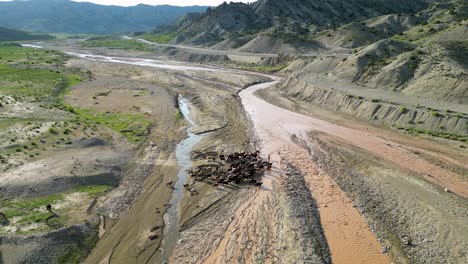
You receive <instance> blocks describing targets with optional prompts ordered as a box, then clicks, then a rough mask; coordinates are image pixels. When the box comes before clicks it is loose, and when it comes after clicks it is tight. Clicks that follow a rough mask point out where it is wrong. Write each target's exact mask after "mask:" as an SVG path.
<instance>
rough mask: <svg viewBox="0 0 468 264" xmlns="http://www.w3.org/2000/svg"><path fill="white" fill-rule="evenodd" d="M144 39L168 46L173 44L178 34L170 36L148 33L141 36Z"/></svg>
mask: <svg viewBox="0 0 468 264" xmlns="http://www.w3.org/2000/svg"><path fill="white" fill-rule="evenodd" d="M139 37H141V38H142V39H145V40H148V41H151V42H155V43H160V44H167V43H169V42H171V40H173V39H174V38H175V37H176V34H173V33H170V34H155V33H146V34H143V35H141V36H139Z"/></svg>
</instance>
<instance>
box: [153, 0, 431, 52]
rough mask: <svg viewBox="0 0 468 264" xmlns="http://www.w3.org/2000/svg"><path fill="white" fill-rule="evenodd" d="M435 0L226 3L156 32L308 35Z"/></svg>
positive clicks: (196, 40) (208, 38)
mask: <svg viewBox="0 0 468 264" xmlns="http://www.w3.org/2000/svg"><path fill="white" fill-rule="evenodd" d="M428 2H431V0H412V1H407V0H346V1H343V0H259V1H257V2H254V3H250V4H244V3H233V2H231V3H229V4H228V3H226V2H225V3H223V4H222V5H220V6H218V7H216V8H209V9H208V10H207V11H206V12H205V13H203V14H189V15H187V16H185V18H183V19H179V20H178V21H176V22H174V23H173V24H171V25H169V26H166V27H164V26H163V27H160V28H158V29H156V32H173V33H174V32H175V33H177V34H178V38H177V39H175V40H174V42H176V43H177V42H184V43H188V44H194V45H209V44H214V43H216V42H219V41H221V40H224V39H227V38H229V37H233V36H234V37H239V36H238V34H240V35H242V36H245V35H249V34H252V33H258V32H264V33H270V34H289V35H299V36H302V37H304V36H307V35H308V34H313V33H315V32H317V31H320V30H321V29H323V28H326V27H330V28H333V27H336V26H339V25H343V24H345V23H348V22H351V21H362V20H365V19H369V18H372V17H376V16H379V15H385V14H393V13H415V12H417V11H419V10H422V9H424V8H426V7H427V6H428Z"/></svg>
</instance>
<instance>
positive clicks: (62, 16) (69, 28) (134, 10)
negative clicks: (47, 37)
mask: <svg viewBox="0 0 468 264" xmlns="http://www.w3.org/2000/svg"><path fill="white" fill-rule="evenodd" d="M205 9H206V7H203V6H193V7H178V6H169V5H163V6H149V5H137V6H134V7H119V6H103V5H97V4H92V3H85V2H73V1H69V0H30V1H8V2H0V14H2V15H1V16H0V25H1V26H5V27H9V28H17V29H22V30H28V31H34V32H50V33H52V32H54V33H89V34H109V33H116V32H133V31H145V30H150V29H151V28H154V27H155V26H159V25H165V24H168V23H171V22H173V21H174V20H175V19H176V18H177V17H179V16H181V15H184V14H186V13H188V12H201V11H204V10H205Z"/></svg>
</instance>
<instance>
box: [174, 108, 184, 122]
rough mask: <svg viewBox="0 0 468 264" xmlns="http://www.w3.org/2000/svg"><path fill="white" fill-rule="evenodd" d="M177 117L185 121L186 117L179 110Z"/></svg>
mask: <svg viewBox="0 0 468 264" xmlns="http://www.w3.org/2000/svg"><path fill="white" fill-rule="evenodd" d="M175 117H176V119H178V120H179V119H183V118H184V115H183V114H182V112H181V111H180V110H177V112H176V113H175Z"/></svg>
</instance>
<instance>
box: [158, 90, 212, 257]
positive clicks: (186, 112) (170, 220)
mask: <svg viewBox="0 0 468 264" xmlns="http://www.w3.org/2000/svg"><path fill="white" fill-rule="evenodd" d="M179 109H180V111H181V112H182V114H183V116H184V118H185V120H186V121H187V123H189V124H190V127H189V128H187V135H188V137H187V138H186V139H184V140H182V141H181V142H180V143H179V144H178V145H177V147H176V159H177V165H178V166H179V168H180V170H179V173H177V181H176V183H175V185H174V192H173V193H172V197H171V200H170V201H169V204H170V205H171V207H169V208H168V210H167V212H166V213H165V215H164V239H163V241H162V246H161V248H162V260H163V261H169V258H170V256H171V254H172V252H173V250H174V248H175V246H176V244H177V240H178V239H179V238H180V233H179V216H180V212H179V203H180V200H182V198H183V196H184V184H185V183H186V182H187V179H188V173H187V170H189V169H190V168H191V167H192V160H191V156H190V153H191V152H192V149H193V147H194V146H195V145H197V144H198V143H199V142H200V140H201V139H202V138H203V135H197V134H194V133H191V132H190V129H191V128H193V127H196V124H195V122H194V121H193V120H192V119H191V118H190V107H189V105H188V102H187V100H186V99H185V98H183V97H181V96H179Z"/></svg>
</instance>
